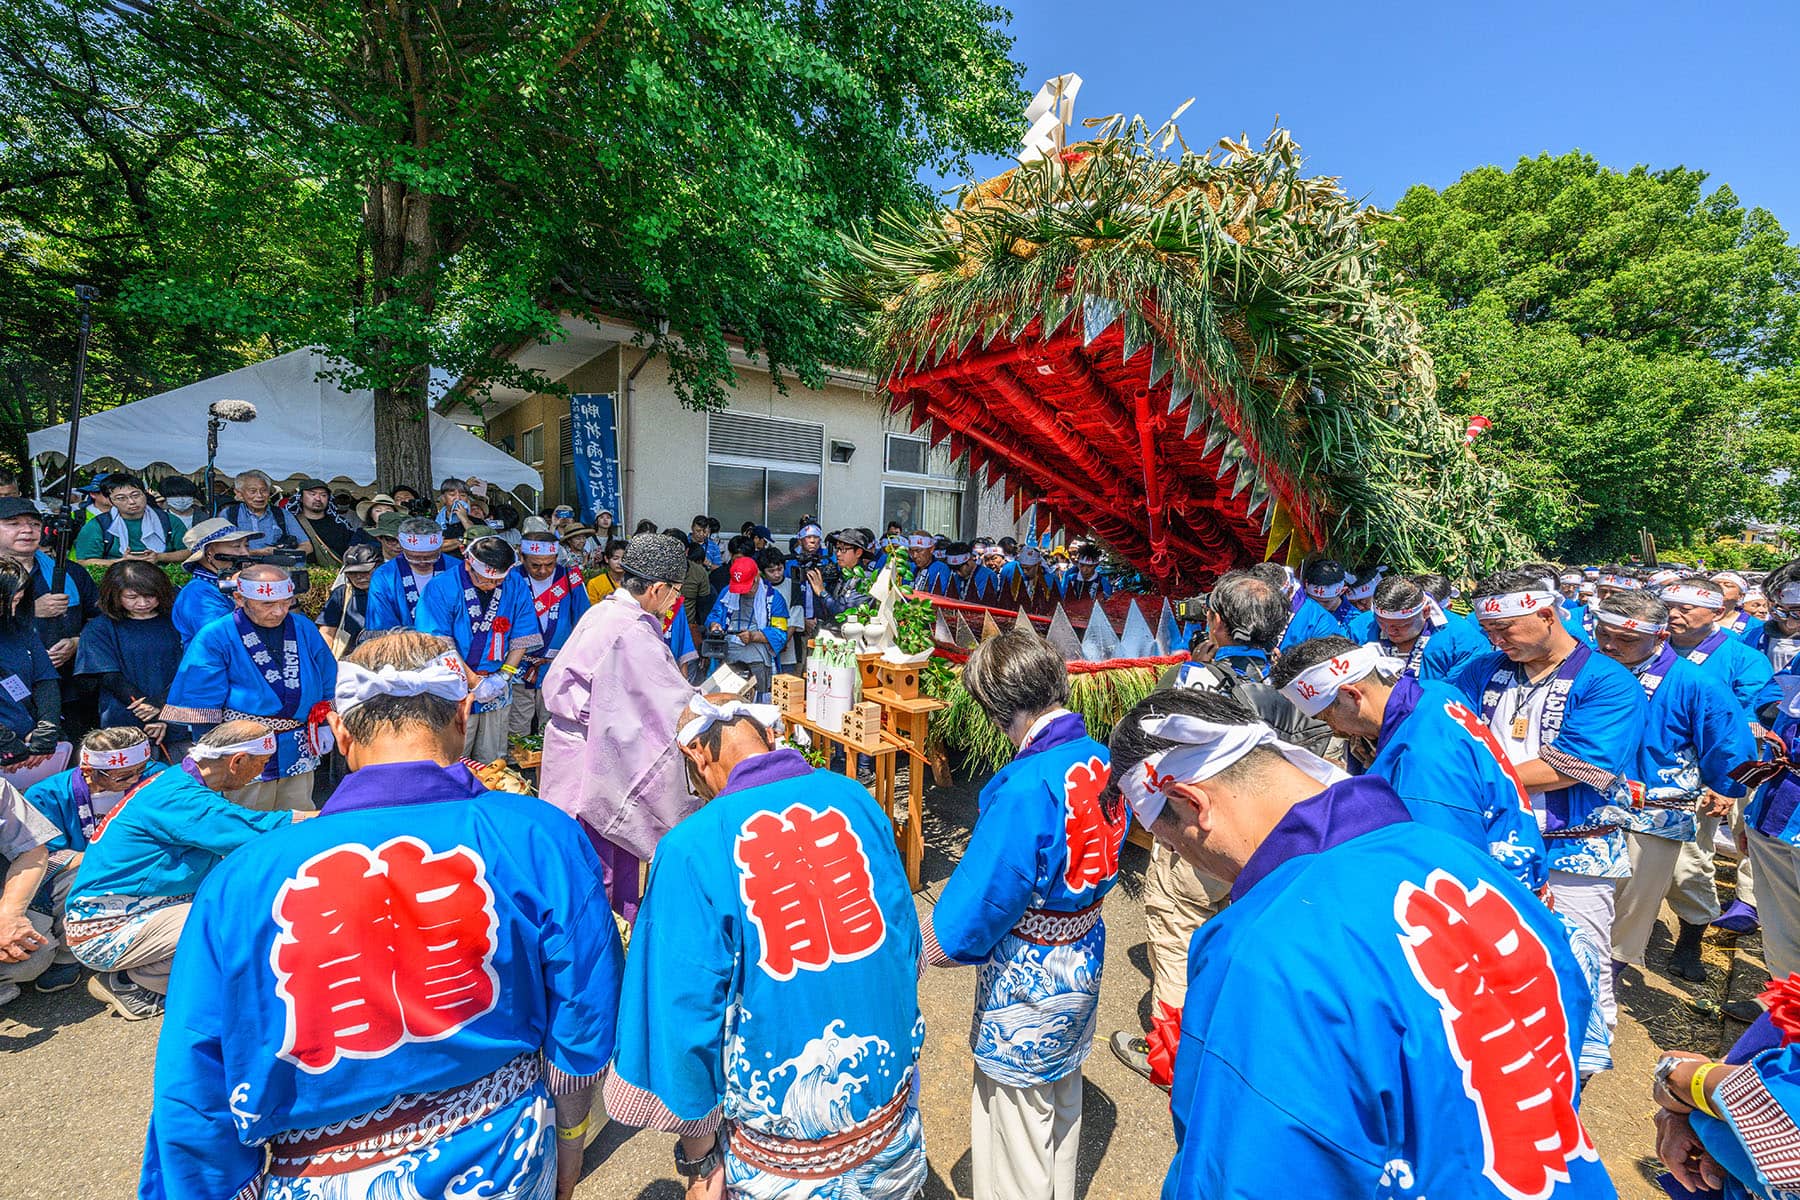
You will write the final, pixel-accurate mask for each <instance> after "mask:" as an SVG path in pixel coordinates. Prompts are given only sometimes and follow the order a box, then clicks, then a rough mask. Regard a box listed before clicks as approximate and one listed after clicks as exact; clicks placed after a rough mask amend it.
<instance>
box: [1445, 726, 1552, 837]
mask: <svg viewBox="0 0 1800 1200" xmlns="http://www.w3.org/2000/svg"><path fill="white" fill-rule="evenodd" d="M1444 713H1445V715H1446V716H1448V717H1449V718H1450V719H1451V720H1452V721H1455V722H1456V723H1457V724H1458V725H1461V726H1462V727H1463V728H1464V729H1466V730H1467V731H1468V733H1469V736H1470V737H1472V738H1474V739H1475V740H1476V741H1478V742H1480V743H1481V744H1482V745H1483V746H1486V747H1487V749H1488V753H1489V754H1492V755H1493V756H1494V761H1495V762H1497V763H1499V764H1500V769H1501V770H1502V771H1505V772H1506V777H1507V778H1508V779H1510V780H1512V785H1513V787H1515V788H1517V789H1518V792H1519V809H1520V811H1522V812H1530V811H1532V809H1531V794H1530V793H1529V792H1527V791H1526V790H1525V781H1524V780H1523V779H1520V778H1519V772H1518V769H1517V768H1516V767H1514V766H1513V761H1512V759H1510V758H1508V757H1507V754H1506V747H1504V746H1502V745H1501V744H1500V739H1499V738H1497V737H1495V736H1494V731H1493V730H1492V729H1489V728H1488V727H1487V724H1486V722H1484V721H1483V720H1482V719H1481V718H1480V717H1478V716H1476V715H1475V710H1474V709H1472V708H1469V707H1468V706H1467V705H1462V704H1457V703H1455V702H1454V701H1446V702H1445V703H1444Z"/></svg>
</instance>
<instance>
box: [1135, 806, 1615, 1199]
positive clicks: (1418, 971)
mask: <svg viewBox="0 0 1800 1200" xmlns="http://www.w3.org/2000/svg"><path fill="white" fill-rule="evenodd" d="M1348 963H1354V964H1355V966H1354V968H1353V969H1346V964H1348ZM1592 1004H1593V1001H1592V998H1591V995H1590V993H1589V990H1588V984H1587V983H1586V981H1585V980H1584V978H1583V976H1582V973H1581V969H1580V966H1579V965H1578V963H1577V962H1576V960H1575V957H1574V955H1573V954H1572V953H1571V950H1570V944H1569V940H1568V934H1567V929H1566V927H1565V926H1564V925H1562V924H1561V923H1559V922H1558V921H1557V919H1556V918H1555V917H1554V916H1553V915H1552V914H1551V913H1550V912H1549V911H1548V910H1546V909H1545V908H1544V906H1543V905H1542V904H1541V903H1539V902H1538V901H1537V900H1536V899H1535V898H1534V897H1532V896H1531V895H1530V894H1528V893H1527V892H1525V891H1523V890H1522V889H1520V888H1519V887H1518V886H1517V885H1516V884H1515V883H1514V882H1513V881H1512V879H1511V878H1510V876H1509V875H1508V874H1507V872H1506V871H1505V870H1504V869H1503V868H1502V867H1500V866H1499V865H1498V864H1496V863H1495V862H1494V861H1493V860H1492V859H1490V858H1489V857H1488V856H1487V855H1486V854H1484V853H1482V852H1481V851H1480V850H1478V849H1476V848H1475V847H1473V846H1470V845H1469V844H1467V843H1466V842H1464V841H1462V840H1460V839H1458V838H1454V837H1451V836H1449V835H1447V834H1445V833H1443V832H1441V831H1439V830H1435V829H1428V828H1421V827H1419V826H1418V825H1417V824H1415V823H1413V822H1412V821H1410V820H1408V818H1407V812H1406V808H1405V806H1404V805H1403V804H1402V803H1401V801H1400V798H1399V797H1398V796H1396V795H1394V793H1393V792H1392V791H1391V790H1390V789H1389V788H1388V787H1387V786H1386V785H1385V784H1384V783H1382V782H1381V781H1380V780H1377V779H1370V778H1367V777H1364V778H1361V779H1352V780H1348V781H1346V782H1342V783H1338V784H1335V785H1333V786H1331V787H1328V788H1327V789H1326V790H1325V791H1324V792H1323V793H1321V794H1320V795H1318V796H1315V797H1313V798H1311V799H1308V800H1304V801H1302V802H1301V803H1299V804H1297V805H1295V806H1294V807H1293V808H1292V809H1291V810H1290V811H1289V812H1288V813H1287V815H1286V816H1284V817H1283V818H1282V819H1281V821H1280V822H1279V823H1278V824H1277V825H1276V826H1275V828H1274V830H1273V831H1271V833H1270V834H1269V836H1268V838H1267V839H1266V840H1265V841H1264V842H1263V843H1262V845H1261V846H1259V847H1258V848H1257V849H1256V851H1255V852H1254V853H1253V854H1252V855H1251V857H1250V859H1249V861H1248V862H1247V863H1246V864H1245V865H1244V868H1243V871H1242V873H1240V874H1239V876H1238V878H1237V880H1236V881H1235V882H1234V883H1233V884H1232V889H1231V904H1230V906H1229V907H1227V908H1226V909H1225V910H1224V911H1223V912H1221V913H1219V914H1218V915H1217V916H1215V917H1213V918H1212V919H1211V920H1209V921H1207V922H1206V923H1205V924H1204V925H1202V926H1201V927H1200V930H1199V932H1198V933H1196V934H1195V935H1194V940H1193V944H1192V946H1191V948H1190V949H1189V952H1188V992H1187V1004H1186V1007H1185V1009H1184V1011H1183V1015H1182V1031H1181V1046H1180V1049H1179V1051H1178V1052H1177V1054H1176V1058H1175V1080H1174V1087H1173V1090H1172V1093H1171V1097H1170V1101H1171V1103H1170V1109H1171V1112H1172V1114H1173V1116H1174V1119H1175V1137H1176V1142H1177V1144H1178V1149H1177V1151H1176V1155H1175V1160H1174V1162H1173V1163H1172V1164H1171V1165H1170V1168H1169V1174H1168V1178H1167V1181H1166V1183H1165V1185H1164V1188H1163V1198H1164V1200H1201V1198H1202V1197H1204V1198H1206V1200H1213V1198H1214V1197H1220V1196H1231V1197H1246V1198H1247V1197H1278V1196H1279V1197H1285V1196H1320V1197H1325V1196H1330V1197H1350V1196H1359V1197H1360V1196H1368V1197H1379V1198H1380V1200H1426V1198H1430V1200H1439V1198H1443V1197H1455V1198H1456V1200H1505V1198H1512V1200H1516V1198H1517V1197H1519V1196H1541V1197H1554V1198H1558V1200H1563V1198H1572V1197H1606V1196H1613V1195H1615V1194H1616V1193H1615V1192H1614V1190H1613V1187H1612V1184H1611V1183H1610V1182H1609V1181H1608V1179H1607V1176H1606V1171H1605V1169H1604V1168H1603V1167H1602V1166H1601V1163H1600V1155H1599V1152H1598V1151H1597V1150H1596V1149H1595V1147H1594V1143H1593V1141H1592V1139H1591V1138H1589V1137H1588V1135H1587V1133H1586V1131H1585V1130H1584V1129H1582V1127H1581V1125H1580V1122H1579V1120H1578V1118H1577V1116H1576V1112H1575V1109H1576V1106H1577V1105H1578V1104H1579V1102H1580V1080H1579V1074H1578V1066H1577V1064H1578V1061H1579V1055H1580V1053H1581V1048H1582V1040H1583V1036H1584V1031H1585V1030H1587V1029H1588V1028H1589V1026H1590V1021H1589V1010H1590V1009H1591V1007H1592ZM1527 1017H1531V1023H1530V1024H1529V1025H1527V1024H1526V1023H1525V1020H1526V1018H1527Z"/></svg>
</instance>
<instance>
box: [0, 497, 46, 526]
mask: <svg viewBox="0 0 1800 1200" xmlns="http://www.w3.org/2000/svg"><path fill="white" fill-rule="evenodd" d="M14 517H36V518H37V519H38V520H40V521H41V520H43V519H44V514H43V513H41V512H39V511H38V508H37V505H35V504H33V503H32V502H31V501H29V500H27V499H25V497H23V496H0V521H10V520H12V519H13V518H14Z"/></svg>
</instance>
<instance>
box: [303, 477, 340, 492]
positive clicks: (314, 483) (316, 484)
mask: <svg viewBox="0 0 1800 1200" xmlns="http://www.w3.org/2000/svg"><path fill="white" fill-rule="evenodd" d="M314 488H323V489H325V490H326V491H328V492H329V491H330V490H331V485H330V484H329V483H326V482H325V481H324V480H323V479H314V478H312V477H311V476H308V477H307V478H305V479H302V480H301V481H300V482H299V483H296V484H295V485H294V491H295V492H296V493H299V492H310V491H312V490H313V489H314Z"/></svg>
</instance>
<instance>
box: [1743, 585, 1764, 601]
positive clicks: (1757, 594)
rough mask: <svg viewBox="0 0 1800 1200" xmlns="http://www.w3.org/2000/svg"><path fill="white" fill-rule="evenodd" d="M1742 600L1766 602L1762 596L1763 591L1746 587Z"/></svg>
mask: <svg viewBox="0 0 1800 1200" xmlns="http://www.w3.org/2000/svg"><path fill="white" fill-rule="evenodd" d="M1744 599H1746V600H1767V599H1768V597H1767V596H1765V595H1763V590H1762V589H1761V588H1759V587H1747V588H1745V589H1744Z"/></svg>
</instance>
